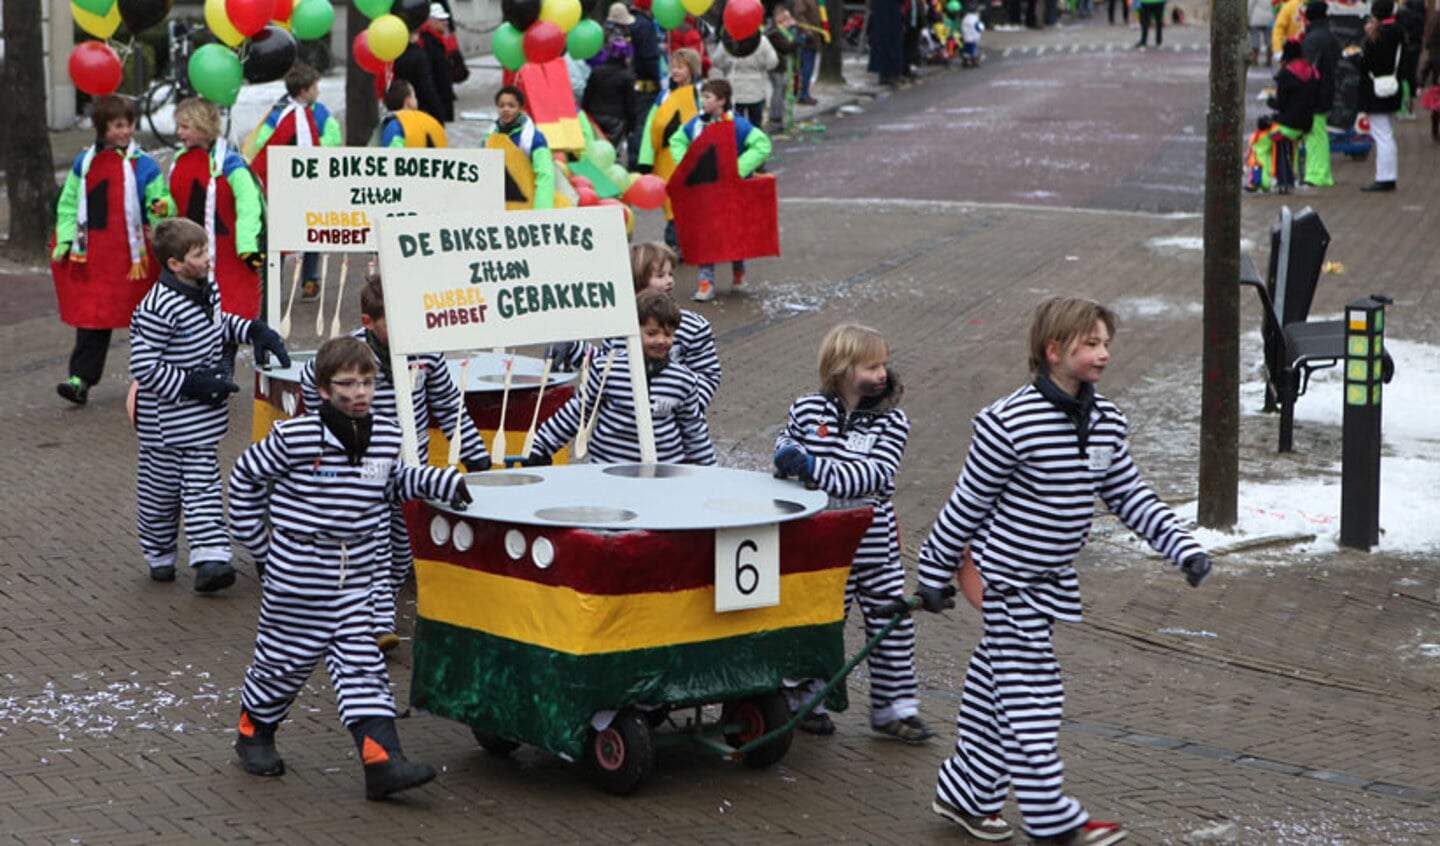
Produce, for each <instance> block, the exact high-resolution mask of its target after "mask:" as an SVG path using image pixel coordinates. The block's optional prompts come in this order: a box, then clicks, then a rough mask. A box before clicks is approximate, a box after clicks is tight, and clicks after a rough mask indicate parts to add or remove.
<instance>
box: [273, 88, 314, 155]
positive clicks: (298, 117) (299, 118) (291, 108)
mask: <svg viewBox="0 0 1440 846" xmlns="http://www.w3.org/2000/svg"><path fill="white" fill-rule="evenodd" d="M285 101H286V105H285V110H284V111H282V112H281V113H280V117H278V118H276V119H275V127H276V128H277V129H278V128H279V127H280V124H282V123H284V122H285V116H286V115H288V114H295V146H296V147H314V146H315V137H314V136H313V135H311V134H310V121H309V120H307V119H306V118H305V113H306V112H307V111H308V110H309V106H306V105H305V104H303V103H299V102H296V100H295V98H293V97H286V98H285ZM297 112H298V114H296V113H297Z"/></svg>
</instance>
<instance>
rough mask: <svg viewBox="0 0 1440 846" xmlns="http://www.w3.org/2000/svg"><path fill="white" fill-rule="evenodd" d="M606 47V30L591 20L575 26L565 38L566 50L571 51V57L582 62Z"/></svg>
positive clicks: (587, 19)
mask: <svg viewBox="0 0 1440 846" xmlns="http://www.w3.org/2000/svg"><path fill="white" fill-rule="evenodd" d="M604 46H605V30H604V29H602V28H601V26H600V24H598V23H596V22H595V21H592V20H590V19H589V18H586V19H585V20H583V21H581V22H580V23H578V24H575V28H574V29H572V30H570V34H569V35H567V36H565V49H567V50H569V51H570V57H571V58H573V59H579V60H580V61H582V62H583V61H585V60H586V59H588V58H590V57H591V56H594V55H595V54H596V53H599V52H600V48H601V47H604Z"/></svg>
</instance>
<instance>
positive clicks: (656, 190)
mask: <svg viewBox="0 0 1440 846" xmlns="http://www.w3.org/2000/svg"><path fill="white" fill-rule="evenodd" d="M621 196H622V197H623V198H624V199H625V202H627V203H629V204H630V205H632V206H634V207H635V208H637V209H658V208H660V207H661V206H663V205H665V180H664V179H661V178H660V177H658V176H656V175H655V174H653V173H647V174H645V175H644V176H642V177H640V178H639V179H637V180H635V182H634V183H633V184H631V186H630V187H629V188H626V189H625V193H624V194H622V195H621Z"/></svg>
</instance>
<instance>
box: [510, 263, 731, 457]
mask: <svg viewBox="0 0 1440 846" xmlns="http://www.w3.org/2000/svg"><path fill="white" fill-rule="evenodd" d="M635 308H636V310H637V311H638V312H639V314H640V337H641V344H642V346H643V347H644V349H645V361H644V362H643V366H644V373H645V378H646V380H647V381H648V383H649V387H650V416H651V419H652V420H653V421H654V425H655V454H656V459H657V460H658V461H659V462H660V463H662V464H714V463H715V448H714V447H713V446H711V444H710V427H709V425H708V424H706V422H705V412H704V408H703V407H702V405H701V390H700V380H699V379H698V378H696V376H695V374H694V373H692V372H690V368H688V367H686V366H685V365H683V364H678V363H676V362H675V361H673V360H671V358H670V347H671V345H672V344H673V343H674V339H675V329H676V327H677V326H679V325H680V307H679V306H677V305H676V304H675V301H674V300H673V299H671V298H670V297H669V296H667V295H666V294H662V293H660V292H659V291H644V292H642V293H641V294H639V295H638V296H637V297H635ZM612 353H613V354H614V359H613V361H612V363H611V364H610V365H609V369H610V373H609V375H608V376H606V375H605V373H604V371H605V365H604V364H602V363H601V361H600V356H597V359H596V360H594V361H592V363H591V367H590V373H589V375H588V377H587V379H586V384H585V385H584V386H582V387H581V388H579V389H577V390H576V392H575V395H574V396H572V397H571V398H570V400H569V401H568V402H566V403H565V404H564V405H563V406H561V407H560V409H559V410H558V411H556V412H555V413H554V414H553V415H552V416H551V417H550V419H549V420H546V421H545V423H544V424H542V425H541V427H540V430H539V431H538V432H536V433H535V446H534V449H533V450H532V451H531V453H530V456H529V457H528V458H527V460H526V463H527V464H549V463H550V458H551V456H553V455H554V454H555V453H556V452H558V451H559V450H560V448H561V447H563V446H565V444H567V443H569V442H570V440H571V439H573V438H574V437H575V435H576V433H577V432H579V431H580V427H581V426H583V425H585V424H586V423H587V422H588V421H592V420H593V421H594V425H595V430H594V432H593V433H592V434H591V435H590V445H589V452H588V460H589V461H592V462H595V463H598V464H629V463H636V462H639V461H640V436H639V434H638V431H637V428H636V422H635V420H636V417H635V400H634V398H633V394H632V393H631V387H630V378H631V365H630V356H629V354H628V353H627V351H626V349H625V346H624V345H622V344H618V343H616V344H609V345H607V348H606V351H605V353H604V355H603V358H604V359H606V360H609V357H610V355H611V354H612ZM602 383H603V385H602Z"/></svg>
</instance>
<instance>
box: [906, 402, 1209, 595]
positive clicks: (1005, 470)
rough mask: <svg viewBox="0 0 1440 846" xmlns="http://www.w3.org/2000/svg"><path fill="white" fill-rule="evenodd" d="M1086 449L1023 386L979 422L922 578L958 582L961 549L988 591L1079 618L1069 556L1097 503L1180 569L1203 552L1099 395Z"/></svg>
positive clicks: (923, 559)
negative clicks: (1013, 594) (1001, 590)
mask: <svg viewBox="0 0 1440 846" xmlns="http://www.w3.org/2000/svg"><path fill="white" fill-rule="evenodd" d="M1089 420H1090V425H1089V438H1088V444H1087V445H1086V447H1085V449H1084V450H1083V451H1082V448H1081V444H1080V439H1079V436H1078V434H1077V431H1076V427H1075V424H1074V423H1072V422H1071V421H1070V419H1069V418H1068V417H1066V415H1065V413H1064V412H1063V411H1061V410H1060V409H1059V408H1057V407H1056V406H1055V405H1054V404H1053V403H1052V402H1051V401H1050V400H1048V399H1046V398H1045V397H1044V396H1043V395H1042V394H1041V393H1040V391H1039V390H1038V389H1037V388H1036V387H1035V386H1034V385H1027V386H1025V387H1023V388H1021V389H1019V390H1017V391H1015V392H1014V393H1013V394H1011V395H1010V396H1008V397H1005V398H1004V399H1001V400H999V401H997V402H995V403H993V404H991V405H990V406H989V407H987V408H985V409H984V410H983V411H981V412H980V413H979V414H978V415H976V417H975V421H974V424H973V434H972V437H971V441H970V451H969V453H968V454H967V455H966V456H965V465H964V467H963V468H962V470H961V472H960V478H959V479H958V480H957V481H956V483H955V491H954V493H953V494H952V495H951V497H950V501H949V502H947V503H946V504H945V507H944V508H943V509H942V510H941V511H940V514H939V516H938V517H936V518H935V525H934V527H933V528H932V529H931V531H930V536H929V537H928V538H927V539H926V540H925V544H924V546H922V547H921V549H920V581H921V583H922V584H925V585H928V586H931V587H943V586H944V585H946V584H948V583H950V582H951V580H952V579H953V578H954V574H955V570H956V568H957V567H958V566H959V565H960V561H961V555H962V553H963V551H964V548H965V544H966V543H970V544H971V554H972V555H973V556H974V559H975V564H976V566H977V567H979V569H980V574H981V576H982V577H983V578H984V580H985V582H986V583H987V585H989V584H995V585H997V586H1004V587H1008V588H1013V589H1015V590H1018V591H1019V592H1020V594H1021V596H1022V597H1023V598H1024V599H1025V601H1026V602H1028V603H1029V604H1030V605H1031V606H1033V607H1034V608H1035V609H1036V610H1038V611H1040V612H1041V613H1044V614H1048V615H1050V616H1052V617H1055V618H1057V619H1061V620H1079V619H1080V582H1079V579H1078V578H1077V577H1076V574H1075V568H1074V566H1073V564H1074V561H1075V556H1076V555H1078V554H1079V552H1080V550H1081V549H1082V548H1084V546H1085V543H1086V541H1087V540H1088V539H1089V534H1090V526H1091V524H1092V523H1093V522H1094V519H1095V497H1096V496H1099V497H1100V499H1101V500H1102V501H1103V502H1104V503H1105V505H1106V506H1107V507H1108V508H1109V509H1110V510H1111V511H1112V512H1114V514H1115V515H1116V516H1117V517H1119V518H1120V520H1121V521H1122V522H1124V523H1125V525H1127V526H1129V527H1130V528H1131V529H1132V530H1134V531H1135V532H1136V533H1138V534H1139V535H1141V536H1142V537H1144V538H1145V540H1146V541H1148V542H1149V543H1150V545H1151V546H1152V547H1154V548H1155V549H1156V550H1157V551H1158V552H1160V553H1161V554H1163V555H1164V556H1165V557H1166V558H1168V559H1170V560H1171V561H1172V562H1173V563H1175V564H1176V565H1177V566H1178V565H1179V563H1180V561H1182V560H1184V559H1185V558H1187V557H1189V556H1190V555H1193V554H1195V553H1199V552H1202V551H1203V550H1202V549H1201V548H1200V545H1199V544H1197V543H1196V542H1195V540H1194V538H1192V537H1191V536H1190V534H1189V532H1187V531H1185V529H1184V527H1183V526H1181V525H1180V521H1179V519H1178V518H1177V517H1176V516H1175V513H1174V512H1173V511H1171V510H1170V508H1169V506H1167V505H1165V503H1163V502H1161V501H1160V499H1159V498H1158V497H1157V496H1156V495H1155V493H1154V492H1153V491H1151V490H1150V488H1149V486H1147V485H1146V484H1145V483H1144V481H1142V480H1141V478H1140V472H1139V470H1138V469H1137V468H1136V466H1135V463H1134V461H1132V460H1131V458H1130V450H1129V446H1128V444H1127V441H1126V437H1127V434H1128V428H1129V424H1128V423H1127V422H1126V420H1125V415H1124V414H1122V413H1121V411H1120V409H1118V408H1116V407H1115V405H1114V404H1113V403H1111V402H1110V401H1109V400H1107V399H1105V398H1104V397H1101V396H1099V395H1098V394H1097V395H1096V396H1095V401H1094V405H1093V407H1092V408H1091V411H1090V418H1089Z"/></svg>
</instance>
